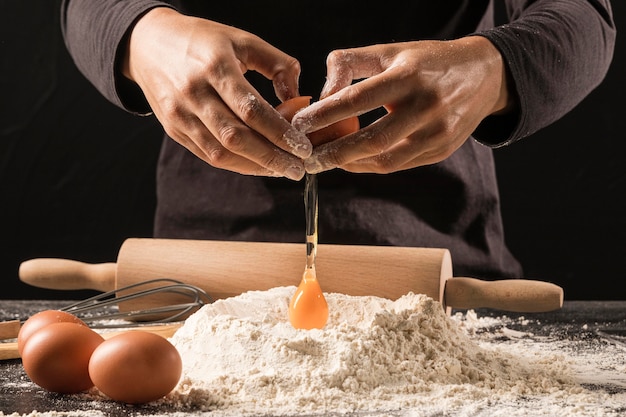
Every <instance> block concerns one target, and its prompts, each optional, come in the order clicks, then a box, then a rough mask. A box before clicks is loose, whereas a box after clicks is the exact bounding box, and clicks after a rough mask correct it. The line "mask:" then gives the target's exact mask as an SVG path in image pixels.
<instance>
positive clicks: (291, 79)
mask: <svg viewBox="0 0 626 417" xmlns="http://www.w3.org/2000/svg"><path fill="white" fill-rule="evenodd" d="M255 39H256V42H254V43H248V44H246V45H245V46H246V48H245V49H244V50H240V51H238V52H242V53H240V54H239V56H243V58H242V60H243V64H244V65H245V67H246V68H247V69H249V70H253V71H256V72H258V73H260V74H261V75H263V76H264V77H265V78H267V79H268V80H271V81H272V83H273V85H274V91H275V93H276V96H277V97H278V98H279V99H280V100H281V101H285V100H288V99H290V98H293V97H297V96H298V95H299V94H298V79H299V77H300V70H301V68H300V62H299V61H298V60H297V59H295V58H294V57H292V56H290V55H288V54H286V53H284V52H282V51H281V50H280V49H278V48H275V47H274V46H272V45H271V44H269V43H267V42H265V41H263V40H261V39H260V38H255ZM250 45H252V47H249V46H250Z"/></svg>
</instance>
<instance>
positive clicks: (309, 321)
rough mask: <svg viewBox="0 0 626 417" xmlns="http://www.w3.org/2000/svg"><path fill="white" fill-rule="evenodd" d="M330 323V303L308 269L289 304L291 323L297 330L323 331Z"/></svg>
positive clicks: (313, 274)
mask: <svg viewBox="0 0 626 417" xmlns="http://www.w3.org/2000/svg"><path fill="white" fill-rule="evenodd" d="M327 321H328V303H327V302H326V298H325V297H324V294H323V292H322V288H321V287H320V284H319V282H318V281H317V278H316V276H315V269H312V268H306V269H305V271H304V274H303V276H302V281H301V282H300V285H298V288H297V289H296V292H295V294H294V295H293V297H292V298H291V302H290V303H289V322H290V323H291V325H292V326H293V327H295V328H296V329H304V330H310V329H322V328H324V326H325V325H326V322H327Z"/></svg>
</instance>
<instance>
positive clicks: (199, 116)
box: [122, 8, 312, 180]
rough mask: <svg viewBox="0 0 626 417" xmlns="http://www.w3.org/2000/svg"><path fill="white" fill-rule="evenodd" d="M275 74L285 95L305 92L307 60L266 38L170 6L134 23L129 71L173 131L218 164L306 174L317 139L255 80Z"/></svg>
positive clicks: (125, 66) (125, 68)
mask: <svg viewBox="0 0 626 417" xmlns="http://www.w3.org/2000/svg"><path fill="white" fill-rule="evenodd" d="M249 70H253V71H257V72H259V73H260V74H262V75H263V76H265V77H266V78H268V79H270V80H272V82H273V85H274V89H275V91H276V95H277V96H278V98H279V99H280V100H282V101H284V100H286V99H289V98H291V97H294V96H297V95H298V77H299V75H300V64H299V62H298V61H297V60H296V59H295V58H292V57H290V56H289V55H287V54H285V53H283V52H281V51H280V50H278V49H276V48H274V47H273V46H271V45H269V44H268V43H267V42H265V41H263V40H262V39H260V38H259V37H257V36H255V35H253V34H250V33H248V32H245V31H243V30H239V29H236V28H233V27H230V26H226V25H223V24H220V23H216V22H212V21H210V20H205V19H199V18H195V17H190V16H185V15H182V14H180V13H178V12H176V11H174V10H172V9H169V8H156V9H153V10H151V11H149V12H148V13H146V14H145V15H144V16H143V17H142V18H141V19H139V20H138V22H137V23H136V25H135V26H134V28H133V30H132V32H131V35H130V37H129V42H128V45H127V48H126V51H125V54H124V56H123V57H122V73H123V74H124V75H125V76H126V77H127V78H129V79H131V80H133V81H134V82H136V83H137V84H138V85H139V87H140V88H141V89H142V91H143V93H144V95H145V97H146V99H147V100H148V103H149V104H150V106H151V108H152V110H153V111H154V114H155V115H156V117H157V119H158V120H159V121H160V122H161V124H162V125H163V128H164V129H165V131H166V133H167V134H168V135H169V136H170V137H171V138H173V139H174V140H176V141H177V142H179V143H180V144H181V145H183V146H185V147H186V148H187V149H189V150H190V151H191V152H193V153H194V154H195V155H196V156H197V157H198V158H200V159H202V160H204V161H205V162H207V163H209V164H210V165H212V166H215V167H217V168H222V169H227V170H230V171H235V172H239V173H242V174H250V175H265V176H285V177H287V178H290V179H293V180H299V179H301V178H302V177H303V176H304V163H303V159H305V158H307V157H309V156H310V155H311V152H312V145H311V143H310V141H309V140H308V138H307V137H306V135H305V134H304V133H302V132H300V131H298V130H297V129H295V128H294V127H293V126H292V125H291V124H290V123H289V122H288V121H287V120H285V119H284V118H283V117H281V116H280V115H279V114H278V112H276V110H275V109H274V108H273V107H272V106H271V104H269V103H268V102H267V101H266V100H265V99H264V98H263V97H261V96H260V94H259V93H258V92H257V91H256V90H255V89H254V88H253V87H252V85H250V83H249V82H248V81H247V80H246V78H245V77H244V73H245V72H246V71H249Z"/></svg>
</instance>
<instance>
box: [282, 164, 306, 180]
mask: <svg viewBox="0 0 626 417" xmlns="http://www.w3.org/2000/svg"><path fill="white" fill-rule="evenodd" d="M304 173H305V171H304V167H302V166H290V167H289V168H287V170H286V171H285V174H284V175H285V177H287V178H289V179H290V180H294V181H300V180H301V179H302V177H304Z"/></svg>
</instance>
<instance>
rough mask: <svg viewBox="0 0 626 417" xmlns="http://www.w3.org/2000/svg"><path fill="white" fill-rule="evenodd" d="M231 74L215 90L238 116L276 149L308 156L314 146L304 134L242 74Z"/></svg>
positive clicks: (299, 156) (299, 155) (300, 156)
mask: <svg viewBox="0 0 626 417" xmlns="http://www.w3.org/2000/svg"><path fill="white" fill-rule="evenodd" d="M231 75H232V76H230V77H227V78H228V80H222V82H219V83H216V86H215V90H216V92H217V93H218V94H219V96H220V97H221V99H222V100H223V101H224V103H226V105H227V106H228V107H229V109H230V111H231V112H232V113H234V114H235V115H236V116H237V119H239V120H241V121H242V122H243V123H245V125H246V126H248V127H250V128H251V129H252V130H254V131H255V132H258V133H259V134H260V135H261V136H263V137H264V138H266V140H267V141H269V142H270V143H272V144H274V145H275V146H277V147H278V148H280V149H282V150H284V151H287V152H289V153H290V154H292V155H295V156H297V157H298V158H301V159H304V158H307V157H309V156H310V155H311V152H312V150H313V145H312V144H311V142H310V141H309V139H308V138H307V137H306V135H305V134H304V133H303V132H300V131H298V130H297V129H296V128H294V127H293V126H292V125H291V123H289V122H288V121H287V120H285V118H283V117H282V116H280V114H278V112H277V111H276V110H275V109H274V107H273V106H272V105H271V104H269V103H268V102H267V101H266V100H265V99H263V97H261V96H260V94H259V93H258V92H257V91H256V90H255V89H254V88H253V87H252V86H251V85H250V84H249V83H248V81H247V80H246V79H245V77H244V76H243V75H239V74H234V75H233V74H231ZM207 107H208V106H207ZM209 111H210V109H209ZM229 120H231V121H232V119H229ZM240 123H241V122H240ZM218 139H219V136H218ZM246 155H248V156H250V157H252V155H249V154H246Z"/></svg>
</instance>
